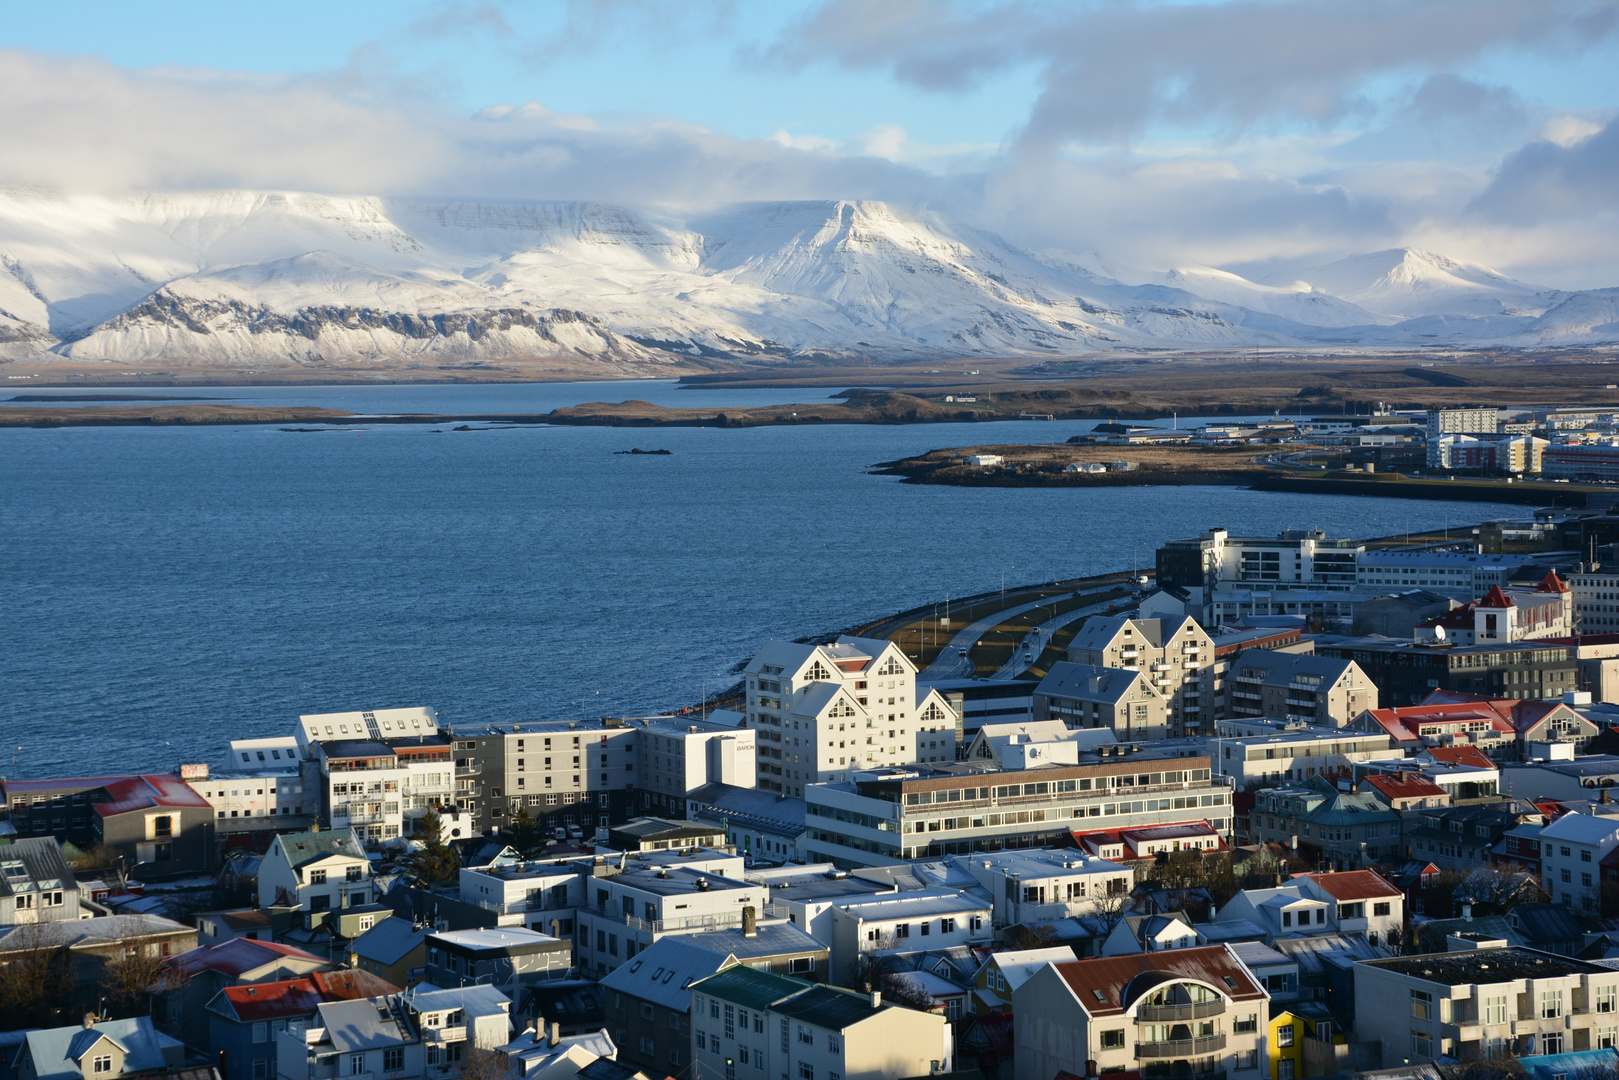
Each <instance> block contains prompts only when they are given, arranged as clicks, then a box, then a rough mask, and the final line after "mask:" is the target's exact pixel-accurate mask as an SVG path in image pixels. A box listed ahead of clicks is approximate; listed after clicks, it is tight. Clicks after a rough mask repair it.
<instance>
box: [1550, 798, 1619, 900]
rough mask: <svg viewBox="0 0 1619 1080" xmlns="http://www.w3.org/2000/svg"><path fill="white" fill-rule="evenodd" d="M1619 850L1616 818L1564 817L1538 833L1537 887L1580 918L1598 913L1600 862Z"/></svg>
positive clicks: (1604, 816)
mask: <svg viewBox="0 0 1619 1080" xmlns="http://www.w3.org/2000/svg"><path fill="white" fill-rule="evenodd" d="M1615 848H1619V817H1610V816H1607V815H1602V816H1596V815H1592V814H1564V815H1563V816H1561V817H1559V818H1558V819H1556V820H1555V821H1553V822H1551V823H1550V824H1548V825H1547V826H1546V827H1545V828H1543V829H1541V830H1540V853H1541V854H1540V865H1541V883H1542V886H1543V887H1544V888H1545V890H1546V895H1547V896H1549V897H1551V899H1552V900H1553V902H1555V903H1560V904H1563V905H1565V906H1567V907H1569V908H1572V909H1573V910H1575V911H1577V912H1579V913H1580V914H1581V915H1587V916H1595V915H1598V914H1600V913H1601V911H1602V879H1601V875H1600V873H1599V867H1600V864H1601V863H1602V860H1603V859H1605V858H1607V856H1608V855H1609V854H1610V853H1612V852H1613V851H1614V849H1615Z"/></svg>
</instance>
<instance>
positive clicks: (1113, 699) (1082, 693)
mask: <svg viewBox="0 0 1619 1080" xmlns="http://www.w3.org/2000/svg"><path fill="white" fill-rule="evenodd" d="M1155 621H1156V620H1155ZM1052 720H1056V721H1058V722H1060V723H1062V725H1063V726H1064V727H1074V728H1103V729H1106V730H1108V731H1110V732H1112V733H1113V735H1114V737H1115V738H1116V739H1117V740H1118V741H1121V742H1132V741H1134V742H1147V741H1150V740H1153V739H1162V738H1164V737H1166V736H1167V735H1168V734H1169V700H1168V699H1167V698H1166V697H1165V696H1164V695H1163V694H1161V693H1159V692H1158V690H1157V689H1155V688H1154V687H1153V684H1152V680H1151V679H1150V678H1149V677H1148V673H1147V672H1145V671H1142V670H1140V669H1136V668H1110V667H1098V666H1096V665H1094V664H1075V663H1072V662H1069V661H1061V660H1060V661H1058V662H1057V663H1055V664H1052V665H1051V671H1050V672H1048V673H1047V675H1046V677H1045V678H1043V679H1041V680H1040V685H1039V686H1038V687H1037V688H1036V689H1035V691H1034V723H1035V724H1039V723H1041V722H1042V721H1045V722H1048V723H1049V722H1050V721H1052ZM983 730H984V729H980V730H979V738H980V739H983ZM984 749H986V750H987V749H989V745H988V743H987V742H986V743H985V745H984ZM968 759H969V760H974V757H973V754H971V753H969V754H968Z"/></svg>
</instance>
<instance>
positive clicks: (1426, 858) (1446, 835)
mask: <svg viewBox="0 0 1619 1080" xmlns="http://www.w3.org/2000/svg"><path fill="white" fill-rule="evenodd" d="M1540 820H1541V815H1540V813H1539V812H1538V811H1537V810H1536V809H1535V807H1534V806H1533V805H1531V804H1529V803H1525V802H1523V801H1521V800H1507V801H1504V802H1489V803H1479V804H1475V805H1472V806H1452V807H1428V808H1426V809H1424V810H1423V811H1422V812H1421V813H1414V814H1410V815H1408V816H1407V817H1406V820H1405V829H1404V836H1405V848H1406V855H1407V857H1408V858H1411V859H1419V860H1421V861H1423V862H1425V863H1432V864H1433V865H1434V866H1435V867H1437V868H1438V869H1440V870H1461V871H1467V870H1472V869H1473V868H1474V867H1478V866H1485V865H1488V864H1489V863H1491V862H1493V861H1494V858H1493V854H1494V851H1495V848H1496V846H1497V845H1498V844H1500V843H1501V841H1502V839H1503V838H1504V837H1505V836H1506V835H1507V834H1508V833H1509V832H1510V831H1511V830H1513V829H1515V828H1517V827H1518V826H1520V825H1523V824H1525V823H1530V822H1533V823H1535V824H1537V825H1538V823H1539V822H1540Z"/></svg>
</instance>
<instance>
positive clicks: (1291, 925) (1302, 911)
mask: <svg viewBox="0 0 1619 1080" xmlns="http://www.w3.org/2000/svg"><path fill="white" fill-rule="evenodd" d="M1242 920H1247V921H1249V922H1252V923H1253V924H1254V925H1256V926H1258V927H1260V928H1262V929H1263V931H1264V933H1265V935H1266V937H1267V939H1268V940H1270V941H1272V942H1275V941H1278V940H1281V939H1284V938H1290V937H1308V936H1312V935H1317V934H1365V935H1366V937H1367V939H1368V940H1369V941H1371V942H1372V944H1374V945H1376V944H1378V943H1380V942H1386V941H1388V940H1389V939H1390V935H1391V934H1394V935H1397V934H1398V932H1399V931H1400V930H1401V928H1402V927H1403V926H1404V923H1405V894H1404V893H1402V892H1401V891H1400V890H1399V889H1398V888H1396V887H1395V886H1394V885H1392V884H1390V883H1389V882H1388V881H1386V880H1384V879H1383V878H1382V877H1381V876H1379V875H1378V874H1377V873H1375V872H1374V871H1371V870H1349V871H1339V872H1335V873H1311V874H1294V875H1293V876H1292V877H1291V878H1289V879H1288V880H1287V881H1286V882H1284V883H1283V884H1281V885H1278V886H1275V887H1273V888H1268V889H1244V890H1242V891H1240V892H1238V893H1237V894H1236V895H1235V896H1233V897H1232V898H1231V899H1230V900H1228V901H1227V902H1226V905H1225V906H1224V907H1222V908H1221V909H1220V910H1219V912H1218V913H1217V914H1216V916H1215V921H1216V922H1223V923H1226V922H1237V921H1242Z"/></svg>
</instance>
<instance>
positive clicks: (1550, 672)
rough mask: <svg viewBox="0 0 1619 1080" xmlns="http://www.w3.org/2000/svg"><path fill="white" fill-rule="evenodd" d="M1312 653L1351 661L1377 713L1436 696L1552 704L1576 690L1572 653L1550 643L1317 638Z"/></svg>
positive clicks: (1576, 675) (1567, 648) (1341, 637)
mask: <svg viewBox="0 0 1619 1080" xmlns="http://www.w3.org/2000/svg"><path fill="white" fill-rule="evenodd" d="M1315 649H1316V652H1317V653H1319V654H1321V655H1322V656H1337V657H1341V658H1345V659H1350V660H1353V661H1355V663H1356V664H1358V665H1359V666H1360V668H1361V670H1362V671H1364V672H1365V673H1366V675H1367V676H1368V677H1369V678H1370V679H1371V680H1372V682H1373V683H1375V684H1376V685H1377V688H1378V691H1379V693H1378V704H1379V706H1380V707H1381V708H1389V707H1394V706H1405V705H1415V704H1417V703H1418V702H1419V701H1422V700H1423V699H1424V698H1426V697H1427V696H1428V695H1429V694H1431V693H1433V692H1434V691H1435V690H1452V691H1461V692H1463V693H1469V694H1487V695H1490V696H1492V697H1503V698H1505V697H1512V698H1538V699H1540V700H1542V701H1556V700H1558V699H1559V698H1561V697H1562V695H1563V693H1564V692H1565V691H1568V690H1575V689H1578V685H1579V683H1578V663H1577V661H1576V660H1575V658H1574V655H1573V649H1572V648H1571V647H1570V646H1568V645H1561V644H1556V643H1555V642H1553V641H1550V640H1546V641H1519V642H1508V643H1489V644H1477V645H1448V644H1447V645H1440V644H1438V643H1437V642H1436V643H1431V644H1418V643H1415V642H1410V641H1394V640H1391V639H1389V638H1380V637H1362V638H1355V637H1343V636H1339V635H1334V634H1322V635H1318V636H1317V637H1316V638H1315Z"/></svg>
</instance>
